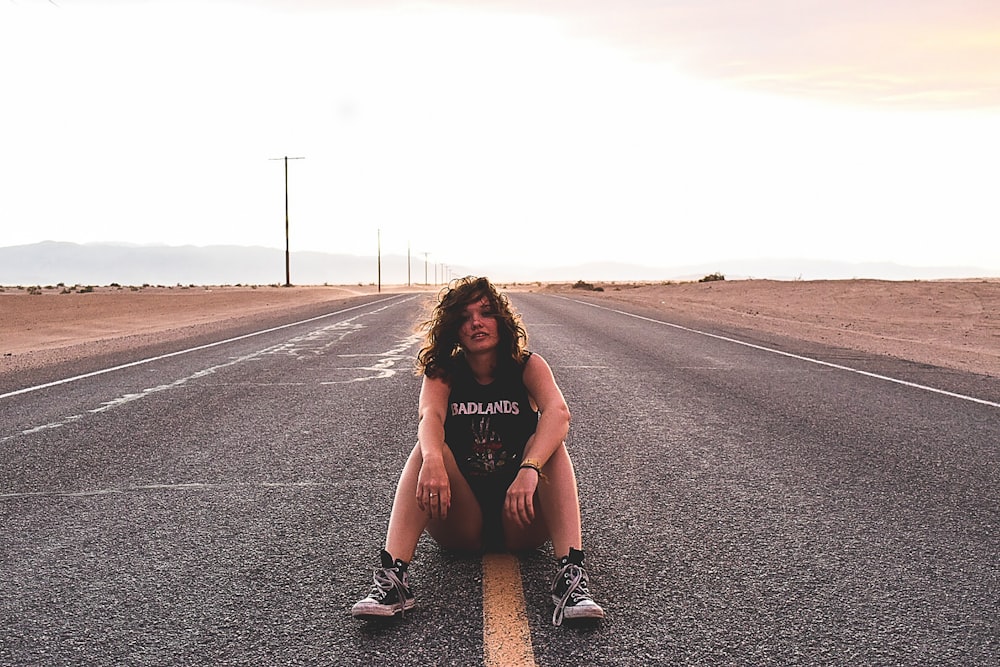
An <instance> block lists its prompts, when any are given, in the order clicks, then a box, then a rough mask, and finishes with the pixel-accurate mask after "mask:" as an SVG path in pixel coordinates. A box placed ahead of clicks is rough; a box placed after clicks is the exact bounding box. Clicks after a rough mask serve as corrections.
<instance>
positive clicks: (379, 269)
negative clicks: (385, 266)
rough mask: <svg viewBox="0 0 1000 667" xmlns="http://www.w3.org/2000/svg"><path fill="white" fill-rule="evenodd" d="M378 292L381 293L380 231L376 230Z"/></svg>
mask: <svg viewBox="0 0 1000 667" xmlns="http://www.w3.org/2000/svg"><path fill="white" fill-rule="evenodd" d="M377 242H378V292H379V294H381V293H382V230H381V229H379V230H378V236H377Z"/></svg>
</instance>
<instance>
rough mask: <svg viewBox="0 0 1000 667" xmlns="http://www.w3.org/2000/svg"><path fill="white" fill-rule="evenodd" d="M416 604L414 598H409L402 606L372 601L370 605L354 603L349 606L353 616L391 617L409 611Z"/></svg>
mask: <svg viewBox="0 0 1000 667" xmlns="http://www.w3.org/2000/svg"><path fill="white" fill-rule="evenodd" d="M416 606H417V602H416V600H409V601H407V602H406V603H404V604H403V606H398V605H388V604H378V603H377V602H376V603H373V604H370V605H361V606H359V605H354V607H352V608H351V616H353V617H354V618H362V619H364V618H392V617H393V616H396V615H398V614H401V613H403V612H404V611H409V610H410V609H413V608H414V607H416Z"/></svg>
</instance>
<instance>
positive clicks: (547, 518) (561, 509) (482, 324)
mask: <svg viewBox="0 0 1000 667" xmlns="http://www.w3.org/2000/svg"><path fill="white" fill-rule="evenodd" d="M424 328H425V329H426V339H425V344H424V347H423V348H422V349H421V350H420V353H419V354H418V356H417V367H418V371H419V372H420V373H422V375H423V384H422V386H421V389H420V404H419V418H420V421H419V423H418V426H417V445H416V446H415V447H414V448H413V451H412V452H411V453H410V456H409V458H408V459H407V462H406V465H405V466H404V467H403V471H402V473H401V474H400V477H399V484H398V486H397V488H396V495H395V498H394V500H393V504H392V514H391V516H390V517H389V529H388V532H387V535H386V542H385V548H384V549H383V550H382V552H381V565H380V567H378V568H376V570H375V576H374V584H373V585H372V588H371V591H370V592H369V594H368V595H367V597H365V598H364V599H362V600H360V601H359V602H357V603H356V604H355V605H354V607H353V608H352V610H351V613H352V614H353V615H354V616H356V617H359V618H373V617H387V616H394V615H395V614H397V613H401V612H403V611H405V610H406V609H410V608H412V607H413V606H415V604H416V599H415V597H414V595H413V592H412V591H411V590H410V587H409V582H408V578H407V568H408V567H409V563H410V561H411V560H412V559H413V555H414V552H415V550H416V547H417V541H418V540H419V539H420V536H421V534H422V533H423V532H424V530H426V531H427V532H428V533H429V534H430V535H431V537H433V538H434V539H435V540H436V541H437V542H438V544H440V545H441V547H442V548H445V549H457V550H467V551H479V550H482V549H490V550H497V549H500V550H509V551H523V550H529V549H535V548H537V547H539V546H541V545H542V544H543V543H544V542H545V541H546V540H552V546H553V549H554V551H555V554H556V556H557V557H559V565H558V567H559V571H558V573H557V575H556V577H555V580H554V581H553V584H552V589H551V594H552V599H553V602H554V603H555V605H556V609H555V612H554V613H553V616H552V622H553V623H554V624H556V625H560V624H561V623H562V620H563V618H568V619H594V618H603V617H604V610H603V609H601V607H600V606H599V605H597V603H595V602H594V601H593V599H592V598H591V596H590V593H589V592H588V588H587V586H588V577H587V574H586V572H585V571H584V569H583V557H584V554H583V551H582V545H581V529H580V502H579V498H578V495H577V488H576V476H575V473H574V471H573V464H572V462H571V461H570V458H569V453H568V452H567V451H566V447H565V444H564V442H563V440H564V438H565V437H566V434H567V432H568V430H569V420H570V413H569V408H568V407H567V405H566V400H565V399H564V398H563V395H562V392H561V391H560V390H559V387H558V386H557V385H556V382H555V378H554V377H553V376H552V370H551V369H550V368H549V365H548V364H547V363H546V362H545V360H544V359H542V358H541V357H540V356H539V355H537V354H532V353H531V352H529V351H527V349H526V344H527V334H526V333H525V331H524V328H523V327H522V326H521V323H520V318H519V316H518V315H516V314H515V313H514V312H513V310H512V309H511V307H510V304H509V302H508V300H507V298H506V296H504V295H502V294H500V293H499V292H498V291H497V290H496V288H495V287H494V286H493V285H492V284H491V283H490V281H489V280H488V279H486V278H462V279H460V280H456V281H453V282H452V283H451V285H450V286H449V287H448V288H445V289H444V290H442V292H441V294H440V295H439V300H438V303H437V305H436V306H435V308H434V312H433V315H432V317H431V319H430V320H429V321H428V322H426V323H424Z"/></svg>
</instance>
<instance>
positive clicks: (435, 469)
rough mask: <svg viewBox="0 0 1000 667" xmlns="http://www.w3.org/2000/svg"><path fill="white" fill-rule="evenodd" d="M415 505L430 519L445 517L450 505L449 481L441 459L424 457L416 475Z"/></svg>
mask: <svg viewBox="0 0 1000 667" xmlns="http://www.w3.org/2000/svg"><path fill="white" fill-rule="evenodd" d="M417 506H418V507H420V509H421V511H423V512H428V513H430V515H431V518H432V519H445V518H447V517H448V509H449V508H450V507H451V483H450V482H449V481H448V471H447V469H446V468H445V465H444V461H443V460H441V459H437V460H435V459H425V460H424V462H423V464H421V466H420V474H419V475H418V476H417Z"/></svg>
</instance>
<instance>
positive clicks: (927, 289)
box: [0, 279, 1000, 377]
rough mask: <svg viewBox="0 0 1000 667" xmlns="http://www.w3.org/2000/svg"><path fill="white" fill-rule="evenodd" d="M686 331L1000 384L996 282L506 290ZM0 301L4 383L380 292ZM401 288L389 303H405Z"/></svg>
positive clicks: (163, 291) (107, 293)
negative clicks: (885, 360)
mask: <svg viewBox="0 0 1000 667" xmlns="http://www.w3.org/2000/svg"><path fill="white" fill-rule="evenodd" d="M504 287H505V288H507V289H509V290H510V291H524V290H532V291H550V292H556V293H562V294H567V295H576V296H586V297H588V298H596V299H600V300H604V301H607V302H608V303H609V304H615V303H618V304H624V303H628V304H635V305H638V306H641V307H644V308H648V309H653V310H655V311H657V312H660V313H663V315H664V317H665V318H666V317H669V316H670V315H671V314H674V315H683V316H684V317H685V318H687V319H688V320H695V321H702V322H706V323H717V324H723V325H726V326H728V327H738V328H744V329H752V330H759V331H763V332H768V333H774V334H783V335H788V336H793V337H797V338H800V339H803V340H808V341H813V342H820V343H827V344H830V345H835V346H838V347H843V348H848V349H854V350H859V351H865V352H872V353H877V354H885V355H890V356H894V357H898V358H902V359H907V360H911V361H916V362H920V363H926V364H932V365H936V366H942V367H945V368H953V369H957V370H965V371H971V372H975V373H983V374H987V375H991V376H993V377H1000V280H997V279H982V280H967V281H910V282H892V281H875V280H835V281H797V282H784V281H768V280H741V281H713V282H705V283H680V284H631V283H598V284H595V285H594V287H595V288H601V290H602V291H601V290H591V289H585V288H581V287H573V286H572V285H570V284H564V285H540V284H535V285H508V286H504ZM2 289H3V291H2V292H0V355H2V356H0V373H10V372H17V371H19V370H24V369H28V368H36V367H41V366H47V365H51V364H54V363H59V362H62V361H67V360H73V359H78V358H80V357H85V356H87V355H90V354H93V351H94V349H95V347H96V346H97V344H98V343H99V344H100V347H101V349H102V350H104V351H107V350H108V349H128V348H135V347H142V346H146V345H149V344H151V343H159V342H170V341H179V340H183V339H185V338H190V337H193V336H195V335H204V334H206V333H211V332H213V331H222V330H224V329H225V328H226V327H227V326H228V325H231V324H233V323H234V322H236V321H246V320H247V318H254V317H259V316H261V315H263V314H267V315H270V316H273V315H276V314H280V313H281V312H285V311H290V310H292V309H295V308H298V307H301V306H306V305H310V304H317V303H321V302H336V301H338V300H342V299H345V298H348V297H350V296H355V295H358V294H365V293H373V292H375V287H374V286H339V287H291V288H284V287H259V288H254V287H190V286H189V287H187V288H183V287H173V288H166V287H145V288H129V287H101V288H96V289H95V290H94V291H93V292H87V293H81V292H80V291H78V290H73V291H69V290H65V289H63V288H48V289H46V288H42V289H40V290H37V289H36V290H32V292H33V293H29V292H28V290H26V289H21V288H11V287H5V288H2ZM408 289H410V288H406V287H405V286H402V287H401V286H395V287H392V288H386V287H384V286H383V290H382V291H383V292H392V291H407V290H408Z"/></svg>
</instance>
